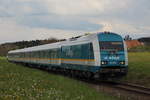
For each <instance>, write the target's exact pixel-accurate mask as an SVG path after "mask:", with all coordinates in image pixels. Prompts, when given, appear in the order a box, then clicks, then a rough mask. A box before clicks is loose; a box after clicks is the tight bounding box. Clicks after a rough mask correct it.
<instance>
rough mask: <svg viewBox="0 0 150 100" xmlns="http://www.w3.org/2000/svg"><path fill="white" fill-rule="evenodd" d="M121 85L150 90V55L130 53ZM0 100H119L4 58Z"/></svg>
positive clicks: (2, 59) (0, 67)
mask: <svg viewBox="0 0 150 100" xmlns="http://www.w3.org/2000/svg"><path fill="white" fill-rule="evenodd" d="M128 57H129V70H128V75H127V76H126V77H124V78H123V79H122V80H121V81H123V82H130V83H135V84H139V85H143V86H146V87H150V52H141V53H139V52H136V53H129V54H128ZM0 100H117V98H114V97H111V96H108V95H106V94H103V93H99V92H97V91H96V90H95V89H93V88H90V87H88V86H87V85H86V84H84V83H82V82H79V81H76V80H73V79H70V78H67V77H64V76H61V75H54V74H51V73H48V72H46V71H41V70H38V69H33V68H28V67H25V66H22V65H19V64H14V63H9V62H8V61H7V60H6V58H4V57H1V58H0Z"/></svg>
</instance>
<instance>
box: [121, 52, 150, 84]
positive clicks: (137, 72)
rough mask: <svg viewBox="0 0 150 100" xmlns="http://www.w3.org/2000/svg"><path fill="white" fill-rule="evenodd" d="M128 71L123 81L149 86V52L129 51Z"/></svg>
mask: <svg viewBox="0 0 150 100" xmlns="http://www.w3.org/2000/svg"><path fill="white" fill-rule="evenodd" d="M128 55H129V72H128V75H127V77H125V78H124V79H123V81H126V82H130V83H136V84H139V85H144V86H146V87H150V52H136V53H129V54H128Z"/></svg>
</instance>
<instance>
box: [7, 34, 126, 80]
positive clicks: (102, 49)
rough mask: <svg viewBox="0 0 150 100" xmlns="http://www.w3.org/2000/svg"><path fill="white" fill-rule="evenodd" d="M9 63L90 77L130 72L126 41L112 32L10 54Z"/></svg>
mask: <svg viewBox="0 0 150 100" xmlns="http://www.w3.org/2000/svg"><path fill="white" fill-rule="evenodd" d="M8 60H9V61H12V62H16V63H24V64H28V65H33V66H37V67H40V68H43V69H48V70H59V71H60V70H61V71H66V72H70V73H71V74H75V75H80V76H83V77H90V78H91V77H95V78H104V77H105V78H111V77H122V76H124V75H126V74H127V69H128V59H127V50H126V46H125V43H124V40H123V38H122V37H121V36H120V35H118V34H116V33H110V32H101V33H97V34H90V35H85V36H81V37H78V38H71V39H68V40H66V41H63V42H57V43H52V44H46V45H41V46H35V47H30V48H24V49H19V50H14V51H9V52H8Z"/></svg>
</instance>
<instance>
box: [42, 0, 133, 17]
mask: <svg viewBox="0 0 150 100" xmlns="http://www.w3.org/2000/svg"><path fill="white" fill-rule="evenodd" d="M129 1H131V0H124V1H120V0H43V2H45V3H44V4H45V5H46V6H47V8H48V9H49V12H53V13H56V14H61V15H79V14H80V15H84V14H99V13H106V12H109V11H113V12H115V11H117V10H121V9H124V8H127V7H128V6H127V5H128V4H129Z"/></svg>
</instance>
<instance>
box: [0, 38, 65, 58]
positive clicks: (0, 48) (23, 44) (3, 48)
mask: <svg viewBox="0 0 150 100" xmlns="http://www.w3.org/2000/svg"><path fill="white" fill-rule="evenodd" d="M64 40H65V39H62V40H57V39H55V38H50V39H45V40H31V41H19V42H12V43H4V44H1V45H0V56H6V55H7V53H8V51H10V50H15V49H22V48H27V47H33V46H38V45H43V44H48V43H55V42H58V41H64Z"/></svg>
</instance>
